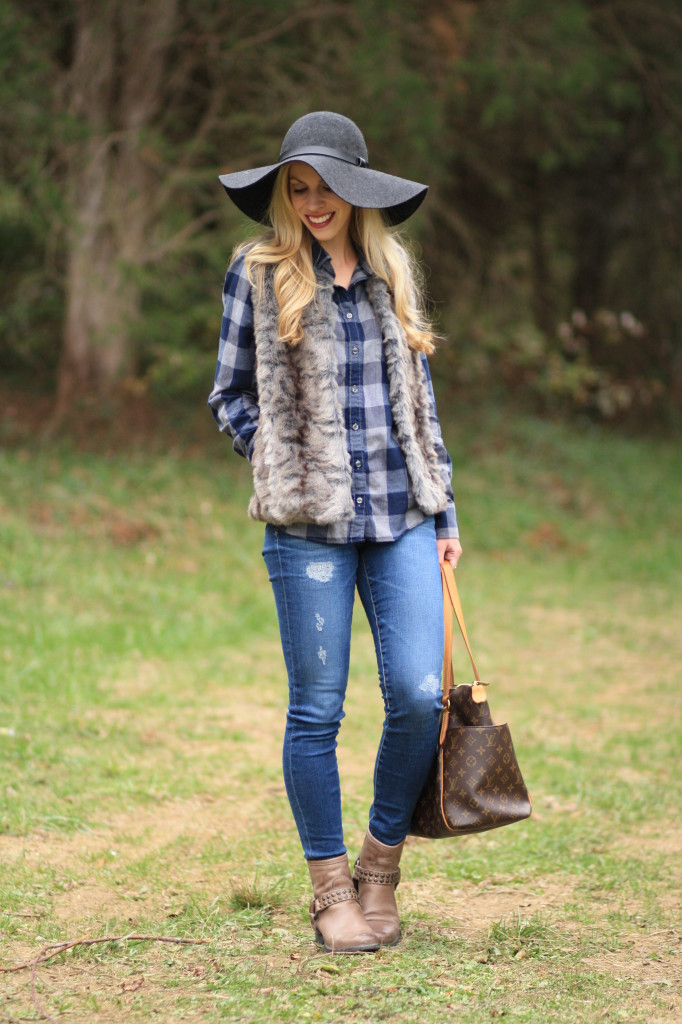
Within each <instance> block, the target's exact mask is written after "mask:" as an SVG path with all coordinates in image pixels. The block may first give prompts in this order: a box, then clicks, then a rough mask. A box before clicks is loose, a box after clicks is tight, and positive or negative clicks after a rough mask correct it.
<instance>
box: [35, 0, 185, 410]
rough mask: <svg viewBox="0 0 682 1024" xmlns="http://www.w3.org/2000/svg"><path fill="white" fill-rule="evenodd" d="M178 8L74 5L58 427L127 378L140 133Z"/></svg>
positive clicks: (154, 0) (139, 239)
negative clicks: (86, 399) (73, 129)
mask: <svg viewBox="0 0 682 1024" xmlns="http://www.w3.org/2000/svg"><path fill="white" fill-rule="evenodd" d="M176 10H177V0H149V2H147V3H145V4H144V5H139V6H131V5H120V4H119V3H117V2H116V0H102V2H101V3H100V4H94V5H93V4H91V3H90V2H89V0H78V2H77V4H76V24H75V40H74V58H73V63H72V66H71V68H70V71H69V76H68V83H67V92H68V96H69V112H70V114H71V115H72V116H73V118H74V121H75V123H76V124H78V126H79V127H80V128H82V131H83V135H84V138H83V139H81V140H78V141H76V142H74V143H72V144H71V145H70V146H67V148H66V151H65V163H66V167H67V174H68V192H69V197H70V203H69V205H70V208H71V211H72V216H71V223H70V226H69V234H68V249H69V252H68V260H67V280H66V312H65V323H64V332H63V348H62V353H61V358H60V362H59V367H58V375H57V402H56V408H55V420H56V421H57V423H58V422H60V421H61V420H62V419H63V418H64V417H65V416H66V415H68V413H69V411H70V409H71V408H73V405H74V404H75V403H76V402H77V401H78V399H79V398H80V397H82V396H83V395H84V394H87V395H90V396H94V397H95V398H99V399H101V397H102V396H103V395H105V394H107V393H109V392H111V391H112V390H113V389H115V388H116V386H117V385H118V384H119V383H120V381H121V378H122V377H123V376H124V375H125V373H126V372H128V371H129V370H130V368H131V346H130V343H129V330H130V324H131V322H132V321H133V320H134V318H135V316H136V313H137V312H138V308H139V301H140V293H139V286H138V284H137V282H136V279H135V275H134V273H131V269H132V268H134V266H135V265H136V264H140V263H142V262H144V260H145V259H146V256H147V246H148V241H149V234H150V230H151V226H152V222H153V218H154V215H155V210H154V204H153V203H152V201H151V196H152V194H153V190H154V188H155V185H156V174H155V172H154V171H153V170H152V168H151V167H150V166H149V163H148V162H145V159H144V156H143V153H142V152H141V149H142V147H141V145H140V133H141V132H142V131H144V130H145V128H147V127H148V126H149V125H150V124H151V123H152V122H153V118H154V116H155V115H156V114H157V113H158V111H159V109H160V107H161V106H162V102H163V85H164V75H165V71H166V57H167V53H168V46H169V43H170V40H171V39H172V36H173V28H174V24H175V19H176Z"/></svg>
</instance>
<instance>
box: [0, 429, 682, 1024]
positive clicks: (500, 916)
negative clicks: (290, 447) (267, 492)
mask: <svg viewBox="0 0 682 1024" xmlns="http://www.w3.org/2000/svg"><path fill="white" fill-rule="evenodd" d="M202 429H203V428H202ZM207 429H210V428H207ZM446 434H447V439H448V441H449V446H450V449H451V451H452V452H453V454H454V457H455V474H456V487H457V495H458V505H459V510H460V518H461V526H462V533H463V542H464V545H465V554H464V557H463V559H462V562H461V566H460V569H459V570H458V579H459V584H460V591H461V594H462V599H463V602H464V608H465V612H466V615H467V623H468V626H469V633H470V636H471V639H472V643H473V646H474V652H475V654H476V657H477V661H478V662H479V667H481V668H482V670H483V671H484V673H485V675H486V677H487V678H488V679H489V680H490V682H491V687H490V690H489V697H490V701H491V707H492V710H493V715H494V716H495V717H496V718H497V719H498V720H500V721H502V720H508V721H509V722H510V723H511V727H512V734H513V736H514V740H515V745H516V748H517V753H518V756H519V760H520V762H521V765H522V767H523V770H524V774H525V776H526V780H527V782H528V785H529V787H530V789H531V792H532V795H533V800H534V816H533V818H532V819H531V820H530V821H529V822H527V823H523V824H519V825H515V826H513V827H511V828H507V829H501V830H498V831H496V832H490V833H487V834H485V835H481V836H477V837H470V838H466V839H460V840H447V841H442V842H435V843H430V842H428V841H425V840H416V839H410V840H409V841H408V845H407V848H406V852H405V855H404V858H403V869H404V881H403V882H402V883H401V886H400V888H399V890H398V898H399V903H400V907H401V913H402V917H403V924H404V927H403V931H404V940H403V942H402V944H401V945H400V946H399V947H397V948H396V949H394V950H391V951H382V952H380V953H379V954H376V955H372V956H358V957H331V956H327V955H323V954H321V953H320V951H319V947H316V946H315V945H314V943H313V942H312V932H311V931H310V927H309V924H308V922H307V904H308V901H309V898H310V897H309V882H308V877H307V870H306V866H305V863H304V861H303V860H302V857H301V854H300V851H299V847H298V841H297V837H296V834H295V830H294V827H293V822H292V820H291V817H290V813H289V809H288V805H287V802H286V797H285V794H284V788H283V784H282V780H281V774H280V763H279V762H280V743H281V737H282V732H283V720H284V712H285V708H286V694H285V674H284V669H283V663H282V658H281V653H280V649H279V639H278V632H277V624H276V617H275V612H274V606H273V603H272V598H271V594H270V591H269V584H268V581H267V576H266V572H265V569H264V566H263V563H262V559H261V557H260V549H261V540H262V527H261V526H260V525H258V524H255V523H252V522H250V521H249V520H248V519H247V517H246V514H245V505H246V502H247V498H248V494H249V479H248V467H247V466H246V465H245V464H244V463H243V462H242V461H241V460H238V459H237V458H236V457H233V456H231V453H230V452H229V445H228V444H227V443H226V442H225V441H224V439H223V438H220V437H218V436H216V437H215V438H214V437H213V436H212V435H211V436H210V438H208V435H207V439H206V440H204V438H203V435H201V436H200V437H199V438H196V437H194V438H193V439H192V444H191V445H190V443H189V440H188V441H187V442H186V443H184V444H183V445H177V444H176V447H174V448H171V449H170V450H163V448H162V445H161V443H160V441H159V442H158V443H157V444H156V446H155V447H153V450H150V449H149V448H142V447H141V446H131V447H130V448H129V449H128V450H121V449H120V448H119V450H112V451H107V450H106V445H104V446H102V449H101V450H100V451H99V452H96V453H95V452H93V451H87V450H78V448H77V447H75V446H68V445H65V444H59V445H48V444H46V443H44V444H29V443H28V441H26V439H24V440H23V441H22V440H21V439H18V440H17V439H16V438H14V439H13V440H12V444H10V445H8V446H7V447H6V449H5V451H4V452H2V453H0V638H1V640H0V937H1V953H0V966H1V967H2V969H3V973H2V974H0V1021H8V1022H10V1021H12V1022H14V1021H22V1022H23V1021H38V1020H58V1021H66V1022H72V1021H78V1022H86V1021H97V1022H107V1021H119V1020H120V1021H122V1020H125V1021H126V1022H128V1021H130V1022H133V1024H134V1022H138V1021H143V1020H144V1021H146V1020H158V1021H181V1020H186V1021H191V1020H201V1021H207V1022H214V1021H215V1022H219V1021H220V1022H237V1021H244V1022H265V1021H270V1022H279V1021H287V1022H288V1021H321V1022H335V1021H344V1022H356V1024H360V1022H370V1021H372V1022H375V1021H382V1020H391V1021H405V1022H412V1021H419V1022H420V1024H435V1022H441V1021H442V1020H444V1019H446V1018H447V1017H451V1018H452V1019H456V1020H457V1021H458V1024H479V1022H486V1024H487V1022H496V1021H498V1020H501V1019H504V1020H507V1021H514V1022H519V1024H526V1022H528V1024H530V1022H546V1021H561V1022H567V1024H568V1022H571V1024H573V1022H576V1024H577V1022H602V1021H606V1022H614V1021H632V1022H645V1021H646V1022H647V1024H656V1022H673V1021H676V1020H679V1019H681V1016H682V999H681V998H680V990H679V983H680V978H681V970H680V932H681V929H680V916H679V893H680V877H681V875H682V871H681V868H680V862H681V856H680V854H681V851H682V827H681V826H680V793H679V765H680V735H681V728H680V681H681V679H680V677H681V672H680V663H681V662H682V627H681V622H682V555H681V553H680V509H681V508H682V459H681V458H680V454H679V451H678V449H677V448H676V447H675V446H674V445H673V444H671V443H666V442H664V441H633V440H624V439H618V438H614V437H610V436H608V435H604V434H600V433H599V432H595V431H592V430H590V429H588V428H582V429H578V428H572V429H570V430H569V429H567V428H561V427H558V426H555V425H549V424H546V423H542V422H539V421H535V420H522V419H518V420H514V421H512V422H508V421H505V420H503V419H502V418H501V417H500V419H499V420H497V421H496V420H494V419H490V418H488V419H486V420H485V421H484V420H482V419H481V421H480V422H479V421H478V420H477V419H476V418H475V417H472V416H469V417H467V419H466V420H465V421H464V422H462V423H459V424H457V423H453V425H452V426H451V427H450V428H449V429H447V430H446ZM221 442H222V443H221ZM353 628H354V646H353V656H352V665H351V679H350V686H349V696H348V702H347V711H348V715H347V718H346V720H345V722H344V725H343V728H342V732H341V737H340V752H339V756H340V763H341V771H342V778H343V787H344V796H345V821H346V841H347V843H348V846H349V850H350V852H351V856H353V855H354V854H355V853H356V851H357V849H358V846H359V843H360V841H361V839H362V835H363V832H364V828H365V823H366V813H367V807H368V804H369V802H370V798H371V793H370V781H371V766H372V762H373V756H374V751H375V748H376V742H377V739H378V732H379V728H380V699H379V692H378V684H377V678H376V666H375V663H374V655H373V650H372V644H371V637H370V634H369V629H368V627H367V625H366V623H365V622H364V620H363V616H362V613H361V609H358V614H357V615H356V621H355V623H354V627H353ZM456 671H457V673H458V675H459V676H460V678H461V679H462V680H463V681H466V680H468V679H469V670H468V668H467V662H466V659H465V657H464V656H463V655H462V654H461V652H458V662H457V665H456ZM131 934H135V935H144V936H148V937H149V938H147V939H141V940H138V939H119V938H117V937H120V936H128V935H131ZM86 938H87V939H90V940H94V939H105V938H106V939H108V940H109V941H107V942H97V943H93V944H92V945H85V944H83V943H81V944H79V945H76V946H74V947H73V948H72V949H70V950H65V951H62V952H58V953H57V955H55V956H53V957H51V958H50V959H49V960H47V961H46V962H45V963H41V964H37V965H35V966H33V967H32V968H31V967H26V968H24V969H23V970H18V971H11V970H8V969H9V968H12V967H15V966H18V965H20V964H29V963H30V962H31V961H32V960H34V959H35V958H37V957H38V954H39V953H40V951H41V950H42V949H43V948H44V947H46V946H48V945H50V944H53V943H58V942H65V941H68V940H79V939H86ZM161 939H169V940H179V939H183V940H192V942H191V943H180V942H178V941H172V942H171V941H160V940H161ZM51 952H54V951H51Z"/></svg>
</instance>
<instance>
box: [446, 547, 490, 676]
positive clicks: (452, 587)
mask: <svg viewBox="0 0 682 1024" xmlns="http://www.w3.org/2000/svg"><path fill="white" fill-rule="evenodd" d="M440 575H441V581H442V584H443V615H444V618H445V651H444V654H443V692H444V693H446V694H447V693H448V691H449V690H450V687H451V686H452V685H453V682H452V680H453V675H452V613H453V612H454V613H455V618H456V619H457V625H458V626H459V629H460V632H461V634H462V637H463V639H464V643H465V644H466V649H467V651H468V652H469V658H470V660H471V667H472V668H473V670H474V682H477V683H478V682H480V681H481V677H480V676H479V674H478V669H477V668H476V662H475V661H474V656H473V654H472V653H471V646H470V645H469V637H468V636H467V629H466V626H465V625H464V612H463V611H462V602H461V601H460V599H459V591H458V590H457V584H456V583H455V574H454V572H453V571H452V566H451V565H450V563H449V562H441V566H440ZM446 676H447V677H448V680H449V683H448V687H447V689H446V685H445V684H446Z"/></svg>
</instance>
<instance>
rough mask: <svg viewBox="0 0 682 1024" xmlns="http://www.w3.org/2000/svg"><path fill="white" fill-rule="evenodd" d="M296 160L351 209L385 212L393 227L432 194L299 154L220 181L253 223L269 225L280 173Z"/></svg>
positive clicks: (343, 163) (411, 184) (411, 183)
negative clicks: (272, 197)
mask: <svg viewBox="0 0 682 1024" xmlns="http://www.w3.org/2000/svg"><path fill="white" fill-rule="evenodd" d="M295 161H301V162H302V163H305V164H308V166H309V167H312V168H313V170H315V171H317V173H318V174H319V175H320V177H321V178H322V180H323V181H324V182H326V184H327V185H328V186H329V188H330V189H331V190H332V192H335V193H336V195H337V196H340V197H341V199H344V200H345V201H346V202H347V203H350V204H351V206H359V207H361V208H363V209H378V210H383V211H384V214H385V216H386V219H387V221H388V223H389V224H400V223H402V221H404V220H407V218H408V217H410V216H411V215H412V214H413V213H414V212H415V210H416V209H417V208H418V207H419V206H420V205H421V204H422V203H423V201H424V198H425V197H426V193H427V192H428V185H422V184H420V183H419V182H418V181H409V180H408V179H407V178H398V177H396V176H395V175H393V174H385V173H384V172H383V171H375V170H372V169H371V168H369V167H362V166H359V165H358V164H354V163H350V162H348V161H346V160H343V159H337V158H335V157H332V156H324V155H319V154H305V155H303V154H300V155H298V154H297V155H294V156H291V157H289V158H288V159H285V160H280V161H279V162H278V163H276V164H269V165H268V166H267V167H255V168H253V169H252V170H249V171H235V172H234V173H232V174H221V175H220V182H221V184H222V185H223V188H224V189H225V191H226V192H227V194H228V196H229V197H230V199H231V200H232V202H233V203H234V204H235V205H236V206H237V207H238V208H239V209H240V210H241V211H242V213H245V214H246V215H247V217H251V218H252V220H256V221H260V222H261V223H267V220H268V209H269V206H270V198H271V196H272V189H273V186H274V183H275V178H276V177H277V172H278V171H279V169H280V168H281V167H284V166H285V165H286V164H289V163H294V162H295Z"/></svg>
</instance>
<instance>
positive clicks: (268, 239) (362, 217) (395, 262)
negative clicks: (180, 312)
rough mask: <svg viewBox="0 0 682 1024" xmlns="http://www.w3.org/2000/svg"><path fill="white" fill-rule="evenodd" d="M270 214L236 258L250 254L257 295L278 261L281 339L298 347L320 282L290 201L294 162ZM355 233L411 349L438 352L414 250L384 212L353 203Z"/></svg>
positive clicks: (284, 172) (280, 180)
mask: <svg viewBox="0 0 682 1024" xmlns="http://www.w3.org/2000/svg"><path fill="white" fill-rule="evenodd" d="M269 217H270V223H271V224H272V229H271V230H270V231H268V232H267V234H265V235H262V236H261V237H260V238H258V239H256V241H255V242H254V241H251V242H246V243H241V244H240V245H238V246H237V248H236V249H235V252H234V254H233V256H238V255H239V254H241V253H246V258H245V263H246V270H247V273H248V275H249V280H250V282H251V284H252V285H253V284H255V286H256V288H257V292H258V295H260V294H261V289H262V284H263V270H264V268H265V266H267V265H268V264H273V263H274V264H275V274H274V287H275V296H276V298H277V304H278V306H279V317H278V321H277V329H278V332H279V337H280V340H281V341H283V342H284V343H285V344H287V345H291V346H295V345H298V343H299V342H300V341H301V340H302V338H303V327H302V325H301V319H302V317H303V313H304V311H305V309H306V308H307V307H308V306H309V305H310V303H311V302H314V301H315V296H316V292H317V280H316V278H315V271H314V268H313V256H312V242H311V236H310V234H309V232H308V231H307V230H304V227H303V223H302V221H301V219H300V217H299V216H298V214H297V213H296V211H295V210H294V208H293V206H292V205H291V200H290V199H289V164H286V165H285V166H284V167H282V168H280V171H279V173H278V175H277V178H276V179H275V185H274V188H273V190H272V198H271V200H270V209H269ZM350 236H351V241H352V242H353V244H354V245H355V247H356V248H357V249H360V250H361V251H362V252H363V253H364V256H365V260H366V261H367V265H368V267H369V269H370V270H371V272H372V273H373V274H375V275H376V276H377V277H380V278H381V279H382V280H383V281H385V282H386V284H387V285H388V287H389V289H390V291H391V294H392V296H393V303H394V306H395V312H396V316H397V317H398V320H399V321H400V323H401V324H402V326H403V329H404V331H405V335H406V338H407V343H408V345H409V346H410V348H413V349H416V350H417V351H419V352H426V353H431V352H433V351H434V348H435V345H434V340H435V335H434V332H433V328H432V325H431V322H430V320H429V318H428V316H427V314H426V311H425V309H424V305H423V299H422V294H421V288H420V284H421V276H420V273H419V269H418V266H417V263H416V260H415V259H414V257H413V255H412V253H411V252H410V250H409V249H408V248H407V246H406V245H405V244H404V243H403V242H402V241H401V240H400V239H399V237H398V236H397V235H396V234H395V233H394V232H393V231H391V230H389V228H388V226H387V225H386V223H385V221H384V218H383V216H382V213H381V211H380V210H375V209H362V208H361V207H358V206H354V207H353V212H352V214H351V221H350Z"/></svg>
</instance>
